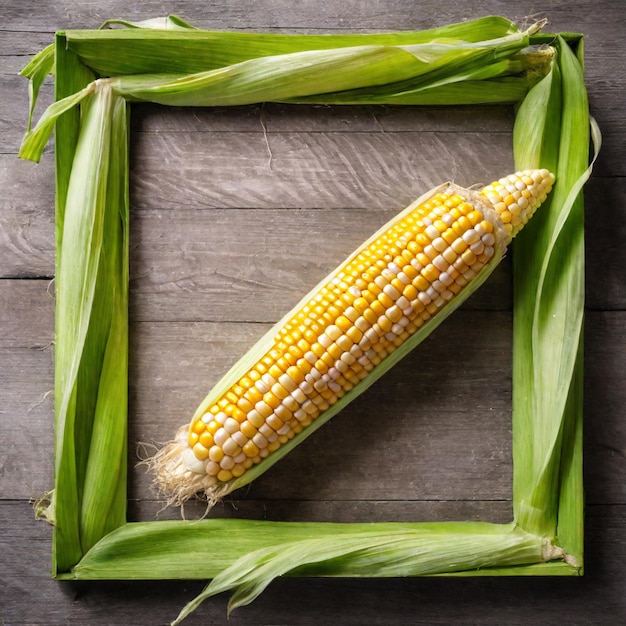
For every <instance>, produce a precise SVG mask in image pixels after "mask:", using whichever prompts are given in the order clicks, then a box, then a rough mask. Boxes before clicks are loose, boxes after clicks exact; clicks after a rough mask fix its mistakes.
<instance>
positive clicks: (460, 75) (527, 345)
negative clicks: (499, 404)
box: [20, 17, 599, 621]
mask: <svg viewBox="0 0 626 626" xmlns="http://www.w3.org/2000/svg"><path fill="white" fill-rule="evenodd" d="M115 22H116V23H118V24H120V23H122V24H123V25H125V26H127V27H129V28H127V29H124V30H114V31H66V32H64V33H58V34H57V39H56V44H55V47H54V49H47V50H46V51H44V52H43V53H42V54H41V56H40V57H39V58H37V59H35V60H34V61H33V63H32V64H30V65H29V67H28V68H26V69H25V75H27V76H28V77H29V78H30V79H31V84H32V91H31V107H30V111H31V113H30V114H31V115H32V110H33V109H34V105H35V101H36V98H37V93H38V90H39V86H40V85H41V82H42V80H43V77H44V76H45V74H46V73H47V71H48V70H49V69H50V63H51V59H52V58H54V72H55V75H56V77H55V99H56V101H55V103H54V104H53V105H52V106H51V107H50V108H49V109H48V110H47V111H46V112H45V113H44V114H43V115H42V117H41V119H40V121H39V123H38V124H37V126H36V127H35V128H31V126H30V123H29V127H28V132H27V134H26V136H25V139H24V142H23V145H22V148H21V151H20V156H22V157H24V158H30V159H32V160H38V159H39V158H40V156H41V153H42V151H43V148H44V146H45V144H46V142H47V140H48V137H49V135H50V133H51V131H52V129H53V128H54V129H55V157H56V162H57V167H56V174H57V220H56V224H57V321H56V331H57V332H56V335H57V338H56V353H55V368H56V381H55V396H56V408H55V413H56V446H55V490H54V494H53V497H52V503H51V505H50V507H49V508H48V509H47V511H46V516H47V517H48V518H49V519H50V520H51V521H53V522H54V524H55V530H54V538H53V557H54V558H53V573H54V575H55V576H57V577H60V578H73V579H95V578H129V579H132V578H168V577H172V578H174V577H175V578H212V579H213V581H212V582H211V583H210V584H209V585H208V586H207V588H206V589H205V590H204V591H203V592H202V594H201V595H200V596H199V597H198V598H197V599H196V600H194V601H193V602H191V603H190V604H189V605H188V606H187V607H185V609H184V610H183V611H182V612H181V615H180V616H179V618H178V619H179V620H180V619H183V618H184V617H185V616H186V615H188V614H189V613H190V612H191V611H192V610H194V609H195V608H197V606H198V605H199V604H200V602H201V601H202V600H203V599H205V598H207V597H209V596H211V595H214V594H216V593H220V592H223V591H226V590H232V589H234V590H235V595H234V596H233V600H232V602H231V608H232V607H235V606H239V605H243V604H247V603H249V602H250V601H252V600H253V599H254V598H255V597H256V596H257V595H258V594H259V593H261V592H262V590H263V589H264V588H265V587H266V586H267V585H268V584H270V582H271V581H272V580H273V579H274V578H275V577H277V576H282V575H324V576H407V575H435V574H447V575H478V574H484V573H486V574H489V575H511V574H518V575H535V574H539V575H550V574H555V575H577V574H579V573H580V572H581V571H582V556H583V554H582V553H583V549H582V508H581V506H582V505H581V504H580V496H581V493H582V481H581V458H580V455H581V397H580V394H581V389H582V365H581V364H582V330H581V329H582V311H583V300H584V294H583V282H582V276H583V272H582V269H583V261H584V257H583V238H582V237H583V223H582V195H581V188H582V185H583V183H584V181H585V180H586V179H587V178H588V176H589V174H590V170H589V168H588V165H587V148H588V144H587V139H586V137H587V136H588V129H589V124H590V121H589V114H588V110H587V103H586V92H585V87H584V82H583V80H582V41H581V39H580V37H579V36H574V35H568V36H567V37H559V38H555V37H554V36H549V35H541V34H538V33H537V27H536V26H535V27H532V28H531V29H528V30H526V31H523V32H520V31H519V30H518V29H517V28H516V27H515V25H513V24H512V23H510V22H509V21H508V20H505V19H503V18H499V17H489V18H484V19H482V20H476V21H474V22H467V23H463V24H456V25H450V26H447V27H443V28H440V29H434V30H431V31H423V32H410V33H392V34H380V35H311V36H308V35H307V36H304V35H264V34H254V33H219V32H211V31H200V30H195V29H193V28H192V27H190V26H189V25H188V24H186V23H185V22H183V21H182V20H179V19H177V18H170V19H165V20H157V21H149V22H148V23H139V24H131V23H124V22H123V21H115ZM555 39H556V41H555ZM552 43H555V46H554V47H548V48H546V46H545V44H552ZM534 44H537V45H538V46H539V47H530V48H529V46H533V45H534ZM295 77H297V78H298V79H299V80H300V83H299V84H298V87H297V88H294V86H293V82H294V80H293V79H294V78H295ZM265 100H275V101H283V102H321V103H343V104H345V103H360V104H363V103H368V104H376V103H385V104H416V103H421V104H439V105H441V104H445V105H455V104H471V103H474V102H491V103H497V102H508V103H518V102H520V101H522V105H521V107H520V110H519V113H518V115H517V119H516V125H515V136H514V146H513V147H514V153H515V158H516V162H517V164H518V166H519V167H546V168H548V169H551V170H552V171H555V172H556V174H557V186H556V189H555V191H554V193H553V196H552V199H551V201H550V202H549V203H548V205H546V207H542V210H541V212H540V214H539V216H538V217H535V218H534V220H533V222H531V224H530V225H529V226H528V227H527V229H525V231H524V233H523V234H522V235H521V236H520V237H519V238H518V239H517V240H516V244H515V251H514V255H515V261H516V262H515V322H514V335H515V337H514V369H513V376H514V381H513V389H514V402H513V410H514V423H513V431H514V443H513V452H514V493H513V498H514V511H515V519H514V520H513V521H512V522H511V523H510V524H489V523H486V522H483V523H469V522H453V523H415V524H366V525H363V524H339V525H338V524H324V523H310V524H284V523H279V522H266V521H264V522H260V521H259V522H244V521H240V520H219V519H210V520H202V521H197V522H184V521H179V522H151V523H131V524H128V523H125V497H126V496H125V493H126V492H125V483H126V473H125V472H126V470H125V462H126V460H125V451H126V420H127V411H126V399H127V396H126V393H127V391H126V384H127V355H128V352H127V346H126V342H127V332H128V331H127V311H126V308H127V284H128V256H127V249H128V193H127V176H128V165H127V164H128V146H127V126H128V108H127V106H126V102H127V101H150V102H161V103H163V104H168V105H174V106H186V105H194V106H199V105H202V106H212V105H220V106H223V105H232V104H242V103H250V102H260V101H265ZM592 130H593V131H594V132H593V135H594V139H595V143H596V150H597V149H598V148H599V133H598V132H597V129H595V126H594V125H593V124H592ZM485 278H486V277H485ZM468 295H469V294H468ZM415 343H418V341H416V342H415ZM411 347H414V346H413V345H412V346H411ZM115 354H117V355H118V356H117V357H115V356H114V355H115ZM340 406H342V405H340ZM292 447H293V446H292ZM105 457H107V458H106V459H105ZM111 458H112V459H114V460H113V463H111ZM105 461H106V462H105ZM177 621H178V620H177Z"/></svg>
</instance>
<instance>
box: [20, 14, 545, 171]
mask: <svg viewBox="0 0 626 626" xmlns="http://www.w3.org/2000/svg"><path fill="white" fill-rule="evenodd" d="M539 27H540V25H535V26H533V27H531V28H530V29H528V30H526V31H524V32H512V33H510V34H507V35H504V36H502V37H498V38H495V39H490V40H484V41H476V42H468V41H462V40H444V41H440V40H433V41H430V42H428V43H417V44H416V43H412V44H406V45H388V44H384V45H371V44H369V45H359V46H349V47H336V48H329V49H314V50H300V51H293V52H288V53H284V54H277V55H268V56H258V57H255V58H248V59H246V60H243V61H239V62H235V63H231V64H229V65H226V66H220V67H218V68H217V69H211V70H208V71H203V72H199V73H196V74H186V75H174V76H172V75H169V74H167V73H163V72H161V73H159V74H133V75H128V76H126V75H121V76H117V77H115V78H110V79H106V80H105V81H104V82H107V81H110V82H111V84H112V85H113V88H114V90H115V91H116V93H118V94H119V95H121V96H123V97H124V98H126V99H127V100H129V101H149V102H155V103H159V104H166V105H171V106H232V105H243V104H252V103H258V102H267V101H274V102H278V101H281V102H307V101H310V102H318V103H343V104H368V103H371V104H376V103H381V104H382V103H388V104H419V103H430V104H433V103H436V104H459V103H495V102H504V101H506V102H515V101H517V100H519V99H520V98H521V97H522V96H523V94H524V93H525V92H526V91H527V90H528V89H529V87H530V86H531V85H532V83H533V80H534V79H533V76H534V75H535V74H537V73H541V71H542V67H543V66H544V65H545V58H546V57H549V56H550V53H549V52H546V53H545V54H539V53H534V54H521V55H520V54H519V53H520V51H522V50H523V49H524V48H526V47H527V46H528V43H529V37H530V36H531V35H532V34H533V33H534V32H536V31H537V29H538V28H539ZM129 32H136V33H138V34H139V35H146V36H149V37H154V34H155V33H159V31H156V30H143V29H140V30H137V31H129ZM65 37H66V36H65ZM381 37H384V36H381ZM222 39H227V37H226V34H222ZM66 41H67V40H66ZM149 41H150V42H152V43H156V42H154V41H153V39H149ZM289 41H292V38H289ZM361 41H362V39H361ZM119 53H120V52H119V50H118V51H117V54H118V55H119ZM179 56H181V51H180V50H179ZM102 80H103V79H101V80H99V81H96V82H95V83H94V84H92V85H90V86H89V87H86V88H84V89H83V90H81V91H80V92H78V93H75V94H72V95H71V96H68V98H66V99H64V100H62V101H59V102H55V103H54V104H53V105H52V106H51V107H49V109H48V110H47V111H46V112H45V113H44V115H43V116H42V118H41V120H40V122H39V123H38V124H37V127H36V128H35V129H34V130H33V131H29V132H27V134H26V136H25V138H24V141H23V143H22V146H21V148H20V153H19V154H20V156H21V157H22V158H28V159H32V160H38V158H39V156H40V154H41V152H42V150H43V148H44V146H45V144H46V142H47V141H48V138H49V136H50V133H51V132H52V129H53V125H54V122H55V120H56V119H57V118H58V117H59V116H60V115H62V114H63V113H65V112H66V111H67V110H69V109H70V108H72V107H74V106H76V105H77V104H78V103H80V102H81V101H82V100H83V99H84V98H86V97H87V96H89V95H90V93H91V91H92V90H94V91H95V90H96V89H97V88H98V85H100V84H103V82H102Z"/></svg>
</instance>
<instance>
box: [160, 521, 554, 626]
mask: <svg viewBox="0 0 626 626" xmlns="http://www.w3.org/2000/svg"><path fill="white" fill-rule="evenodd" d="M375 526H383V525H382V524H381V525H375ZM433 526H436V527H435V528H432V529H429V528H428V525H424V526H423V527H421V528H420V526H419V525H417V524H416V525H413V527H411V528H408V529H406V530H405V529H402V528H399V527H395V528H391V529H388V530H386V531H385V530H383V529H382V528H376V530H374V531H367V532H362V533H360V532H358V531H357V530H353V531H352V532H351V533H349V534H345V535H344V534H333V535H330V536H329V537H319V536H316V537H315V538H312V539H300V540H297V541H292V542H283V543H281V544H280V545H278V546H271V547H268V548H261V549H259V550H256V551H254V552H251V553H249V554H247V555H246V556H244V557H242V558H240V559H238V560H237V561H236V562H235V563H234V564H233V565H231V566H230V567H228V568H226V569H225V570H223V571H221V572H220V573H219V574H218V575H217V576H215V578H214V579H213V580H212V582H211V583H209V584H208V585H207V586H206V587H205V589H204V590H203V591H202V593H200V594H199V595H198V596H197V597H196V598H194V599H193V600H192V601H191V602H189V603H188V604H187V605H186V606H185V607H184V608H183V609H182V611H181V612H180V614H179V615H178V617H177V619H176V620H174V622H172V626H174V625H176V624H179V623H180V622H182V621H183V620H184V619H185V618H186V617H187V616H188V615H189V614H190V613H192V612H193V611H194V610H195V609H196V608H197V607H198V606H199V605H200V604H201V603H202V602H203V601H204V600H206V599H207V598H210V597H211V596H214V595H217V594H218V593H222V592H224V591H229V590H232V589H236V591H235V593H234V594H233V596H232V598H231V600H230V601H229V604H228V611H229V613H230V611H231V610H233V609H235V608H237V607H240V606H245V605H247V604H250V602H252V601H253V600H254V599H255V598H257V597H258V596H259V594H261V593H262V592H263V590H264V589H265V588H266V587H267V585H269V584H270V583H271V581H272V580H274V579H275V578H277V577H278V576H282V575H284V574H287V573H288V572H292V573H295V574H297V575H301V576H312V575H314V576H350V577H358V576H368V577H369V576H375V577H398V576H427V575H434V574H440V573H454V572H456V571H463V570H473V569H480V568H486V567H490V566H492V565H506V564H512V565H523V564H525V563H536V562H538V561H542V560H546V558H548V554H549V552H547V551H546V546H545V544H544V542H543V541H542V540H540V539H538V538H537V537H536V536H533V535H529V534H527V533H525V532H523V531H521V530H520V529H519V527H516V526H515V525H513V524H511V525H503V526H495V525H492V524H480V523H475V524H467V525H464V524H463V523H462V522H461V523H448V524H445V523H441V524H437V525H433Z"/></svg>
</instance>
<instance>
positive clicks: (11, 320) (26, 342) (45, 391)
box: [0, 280, 54, 498]
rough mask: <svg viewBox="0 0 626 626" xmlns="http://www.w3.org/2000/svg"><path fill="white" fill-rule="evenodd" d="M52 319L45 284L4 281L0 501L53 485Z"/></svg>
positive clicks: (0, 285) (0, 294)
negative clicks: (0, 499)
mask: <svg viewBox="0 0 626 626" xmlns="http://www.w3.org/2000/svg"><path fill="white" fill-rule="evenodd" d="M53 318H54V300H53V298H52V296H51V295H50V293H49V292H48V283H47V281H43V280H38V281H33V280H29V281H23V280H15V281H10V280H0V328H1V329H2V335H1V337H0V397H1V398H2V400H1V401H0V433H1V436H0V440H1V441H2V442H3V445H2V447H1V448H0V498H31V497H32V498H37V497H40V496H41V495H42V494H43V493H44V492H45V491H47V490H48V489H50V488H51V486H52V451H53V449H54V446H53V414H54V408H53V394H52V391H53V349H52V341H53V336H54V331H53V324H54V322H53Z"/></svg>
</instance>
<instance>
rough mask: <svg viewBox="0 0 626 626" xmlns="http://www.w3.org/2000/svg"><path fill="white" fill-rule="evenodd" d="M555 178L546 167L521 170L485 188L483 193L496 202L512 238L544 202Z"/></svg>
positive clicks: (497, 210) (496, 207)
mask: <svg viewBox="0 0 626 626" xmlns="http://www.w3.org/2000/svg"><path fill="white" fill-rule="evenodd" d="M554 180H555V177H554V174H552V172H549V171H548V170H547V169H533V170H522V171H519V172H515V174H510V175H509V176H505V177H504V178H500V179H499V180H496V181H494V182H493V183H491V184H490V185H487V186H485V187H483V188H482V189H481V191H480V193H481V195H482V196H484V197H485V198H487V199H488V200H489V202H491V204H492V205H493V208H494V209H495V210H496V212H497V213H498V215H499V217H500V219H501V220H502V222H503V223H504V227H505V228H506V231H507V233H508V234H509V240H510V239H513V237H515V235H517V233H519V231H520V230H522V228H524V226H525V224H526V223H527V222H528V220H529V219H530V218H531V217H532V216H533V215H534V213H535V211H536V210H537V208H538V207H539V206H540V205H541V204H542V203H543V202H544V201H545V199H546V197H547V195H548V194H549V193H550V191H551V189H552V185H553V184H554Z"/></svg>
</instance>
